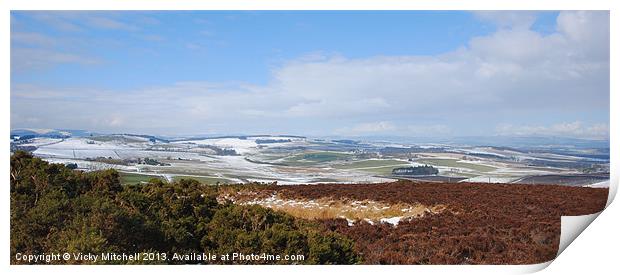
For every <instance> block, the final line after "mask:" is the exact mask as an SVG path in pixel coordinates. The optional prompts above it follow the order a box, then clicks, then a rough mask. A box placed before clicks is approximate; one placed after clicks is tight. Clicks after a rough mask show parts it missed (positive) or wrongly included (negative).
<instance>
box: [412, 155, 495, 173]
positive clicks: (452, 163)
mask: <svg viewBox="0 0 620 275" xmlns="http://www.w3.org/2000/svg"><path fill="white" fill-rule="evenodd" d="M416 162H419V163H424V164H428V165H433V166H444V167H455V168H465V169H471V170H474V171H477V172H481V173H486V172H491V171H494V170H496V169H497V168H495V167H491V166H487V165H482V164H474V163H466V162H459V160H458V159H434V158H427V159H417V160H416Z"/></svg>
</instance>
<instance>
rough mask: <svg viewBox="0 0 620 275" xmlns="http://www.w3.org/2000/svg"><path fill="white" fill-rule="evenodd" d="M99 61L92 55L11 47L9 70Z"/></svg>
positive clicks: (97, 62)
mask: <svg viewBox="0 0 620 275" xmlns="http://www.w3.org/2000/svg"><path fill="white" fill-rule="evenodd" d="M100 62H101V61H100V60H99V59H97V58H93V57H88V56H82V55H78V54H74V53H65V52H57V51H53V50H47V49H35V48H15V49H11V70H12V71H14V72H20V71H24V70H30V69H44V68H48V67H50V66H52V65H57V64H80V65H95V64H99V63H100Z"/></svg>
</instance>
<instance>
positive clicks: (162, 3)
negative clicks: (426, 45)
mask: <svg viewBox="0 0 620 275" xmlns="http://www.w3.org/2000/svg"><path fill="white" fill-rule="evenodd" d="M616 2H617V1H611V0H609V1H604V0H588V1H583V0H548V1H541V0H521V1H510V2H508V1H487V0H468V1H462V0H452V1H438V0H435V1H433V0H417V1H409V0H384V1H379V0H340V1H337V0H290V1H278V0H260V1H259V0H221V1H204V0H203V1H197V0H176V1H174V0H108V1H97V2H95V1H92V2H87V1H71V0H57V1H50V0H47V1H46V0H28V1H16V0H3V1H0V7H2V13H1V14H0V22H2V30H3V31H2V32H1V33H2V36H1V37H2V38H1V39H2V43H1V45H2V55H3V56H4V58H2V60H4V61H5V62H3V64H2V66H1V67H0V70H1V73H0V79H2V82H1V83H2V84H3V90H4V91H5V92H4V93H3V94H2V100H0V104H1V105H0V106H1V108H0V110H2V120H1V123H2V130H1V133H0V135H4V136H5V137H7V138H8V136H9V131H10V119H9V115H10V112H9V108H10V106H9V104H10V93H9V91H10V78H9V73H10V63H9V62H7V60H10V46H9V45H10V16H9V11H10V10H23V9H26V10H27V9H38V10H82V9H90V10H197V9H198V10H200V9H214V10H235V9H236V10H306V9H310V10H331V9H345V10H399V9H419V10H442V9H444V10H496V9H500V10H501V9H507V10H582V9H583V10H611V25H612V26H611V30H612V31H611V33H612V35H611V43H612V47H611V49H616V48H617V45H618V43H617V35H614V31H617V30H618V20H617V19H616V18H615V15H616V13H617V11H618V10H617V8H616ZM616 33H617V32H616ZM617 64H618V56H617V54H614V51H613V50H612V52H611V72H612V73H611V75H612V76H613V75H617V74H614V72H617V69H616V68H617ZM610 87H611V94H610V101H611V102H610V104H611V108H610V114H611V120H610V127H611V148H612V149H611V152H612V156H611V164H612V165H611V166H612V175H611V186H612V189H611V190H610V191H611V192H610V197H609V200H608V205H609V204H610V203H611V202H612V200H613V197H614V196H615V193H616V190H617V185H618V163H617V161H618V155H617V154H618V150H614V148H616V149H617V148H618V143H617V137H618V130H619V129H618V127H616V124H615V123H617V119H614V118H615V117H618V111H617V109H618V104H617V103H618V102H617V101H618V97H617V83H616V81H615V80H614V78H611V86H610ZM1 146H2V148H3V150H4V152H5V154H7V155H5V156H4V157H3V158H0V161H1V163H2V165H3V167H5V168H4V170H3V172H2V174H3V175H2V177H3V178H4V179H6V181H5V182H4V184H3V185H2V188H3V190H2V191H0V192H2V194H1V196H2V197H1V198H2V201H3V202H4V205H3V211H2V213H1V217H0V219H2V220H3V221H8V220H9V201H10V198H9V194H10V191H9V185H8V178H9V175H8V170H9V169H8V166H9V157H8V152H9V144H8V142H4V143H1ZM612 190H613V191H612ZM616 204H617V203H616ZM614 207H615V208H614ZM608 211H610V212H614V213H616V215H615V216H612V217H610V215H606V213H603V214H601V218H600V219H605V220H601V221H600V222H599V221H594V224H595V225H597V228H596V230H598V231H595V228H591V229H592V230H586V231H585V232H586V233H584V234H582V237H580V238H583V239H586V238H587V239H588V240H589V241H588V242H582V241H580V240H579V239H580V238H578V239H577V240H576V241H575V242H574V243H575V246H577V245H576V244H579V245H580V246H579V247H580V248H582V249H583V250H577V249H574V250H573V249H571V248H568V249H567V250H566V251H567V252H565V253H563V254H569V255H566V256H564V255H562V256H561V257H559V260H557V263H556V264H554V265H552V267H553V268H549V269H548V270H546V271H549V272H554V273H555V272H559V273H556V274H565V272H569V271H576V270H579V269H580V268H581V270H583V272H588V273H590V271H593V270H600V271H603V270H607V271H608V270H617V267H616V266H615V261H614V259H615V257H614V258H612V257H613V255H614V254H615V250H616V249H617V247H618V245H619V241H618V235H617V229H618V219H617V217H618V212H619V210H618V207H617V206H612V209H607V210H605V211H603V212H608ZM2 224H3V225H4V226H3V227H2V229H1V232H2V236H3V237H4V238H3V240H4V242H3V244H0V247H2V248H4V249H2V253H1V254H0V259H4V261H5V265H6V266H5V268H4V269H5V271H9V272H11V273H13V272H14V273H19V274H34V273H39V272H41V271H43V272H50V271H51V272H71V273H72V272H82V273H86V272H88V273H94V274H108V273H110V272H122V273H125V272H127V271H130V272H132V273H136V272H137V273H141V274H142V273H144V274H146V273H148V274H153V273H164V272H165V273H170V272H192V273H204V272H213V273H215V274H217V273H230V272H233V273H242V272H243V273H253V274H273V273H274V272H276V273H291V272H295V273H299V272H301V273H303V274H316V273H325V272H327V273H340V274H342V273H360V272H361V273H363V274H376V273H384V272H390V273H399V274H405V273H411V272H412V271H413V272H421V273H433V274H454V273H458V274H463V273H476V274H497V273H501V274H504V273H523V272H535V271H537V270H540V269H543V268H545V267H546V266H547V265H549V264H550V263H544V264H539V265H531V266H335V267H334V266H303V267H301V268H300V267H294V266H225V267H224V266H209V267H205V266H155V267H152V266H105V267H90V266H52V267H44V266H35V267H31V266H8V263H9V260H8V259H9V247H10V245H9V229H10V228H9V224H8V223H2ZM588 231H593V232H588ZM602 232H604V233H603V234H601V233H602ZM610 244H611V245H612V246H610ZM584 247H585V248H584ZM576 248H577V247H576ZM612 252H614V253H613V254H612ZM606 257H607V258H606ZM599 259H607V261H605V262H601V261H600V260H599ZM590 264H592V265H593V266H589V265H590ZM556 265H557V266H556ZM576 268H577V269H576ZM583 268H585V269H583ZM606 268H608V269H606ZM544 273H548V272H544ZM571 273H572V272H571Z"/></svg>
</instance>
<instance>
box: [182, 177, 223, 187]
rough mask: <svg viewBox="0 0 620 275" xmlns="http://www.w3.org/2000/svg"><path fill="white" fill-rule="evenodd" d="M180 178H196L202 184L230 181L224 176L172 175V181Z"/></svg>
mask: <svg viewBox="0 0 620 275" xmlns="http://www.w3.org/2000/svg"><path fill="white" fill-rule="evenodd" d="M181 179H193V180H197V181H198V182H200V183H202V184H209V185H215V184H217V183H218V182H219V183H220V184H227V183H230V181H229V180H227V179H224V178H216V177H192V176H174V177H172V180H174V181H178V180H181Z"/></svg>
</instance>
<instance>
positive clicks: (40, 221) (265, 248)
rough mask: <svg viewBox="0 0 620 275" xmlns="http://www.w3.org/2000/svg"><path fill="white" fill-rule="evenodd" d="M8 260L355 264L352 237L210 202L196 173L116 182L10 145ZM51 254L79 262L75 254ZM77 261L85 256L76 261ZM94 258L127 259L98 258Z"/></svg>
mask: <svg viewBox="0 0 620 275" xmlns="http://www.w3.org/2000/svg"><path fill="white" fill-rule="evenodd" d="M10 177H11V180H10V185H11V186H10V188H11V255H12V257H11V262H12V263H23V262H18V261H16V259H15V257H14V255H15V254H16V253H22V254H42V253H48V254H49V253H65V252H69V253H94V254H100V253H103V252H111V253H127V254H130V253H140V252H154V253H162V252H163V253H167V258H166V259H165V260H159V261H152V262H139V263H181V264H186V263H250V264H257V263H283V264H291V263H299V264H324V263H330V264H353V263H357V262H359V261H360V260H361V259H360V258H359V256H358V255H357V254H356V253H355V252H354V250H353V243H352V241H351V240H349V239H347V238H346V237H343V236H342V235H340V234H337V233H333V232H326V231H324V230H322V229H321V228H322V227H320V226H319V225H318V224H317V223H315V222H312V221H306V220H300V219H295V218H294V217H292V216H289V215H287V214H284V213H281V212H274V211H272V210H270V209H266V208H262V207H259V206H239V205H233V204H230V203H226V204H218V202H217V200H216V198H217V192H216V188H215V187H211V186H206V185H202V184H200V183H199V182H198V181H195V180H191V179H190V180H188V179H182V180H179V181H178V182H175V183H172V184H170V183H164V182H162V181H161V180H159V179H153V180H151V182H150V183H148V184H138V185H122V184H121V183H120V180H119V173H118V172H117V171H115V170H111V169H110V170H104V171H96V172H88V173H86V172H81V171H76V170H72V169H70V168H68V167H66V166H64V165H62V164H50V163H47V162H45V161H43V160H41V159H39V158H36V157H33V156H32V155H30V154H28V153H25V152H22V151H18V152H15V153H14V154H13V155H12V156H11V173H10ZM172 253H179V254H190V253H197V254H200V253H211V254H227V253H244V254H251V253H254V254H260V253H267V254H273V255H304V259H303V260H300V259H297V260H295V261H286V260H284V259H281V260H280V261H270V260H259V261H251V262H248V261H239V260H237V261H232V259H231V260H230V261H221V260H220V259H219V258H218V260H217V261H214V262H202V261H198V260H193V259H182V260H178V259H176V260H175V259H172V257H171V255H172ZM53 263H83V262H80V261H78V262H75V261H74V260H73V259H70V260H68V261H59V262H53ZM84 263H85V262H84ZM98 263H127V262H123V261H117V262H115V261H103V262H102V261H99V262H98Z"/></svg>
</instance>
